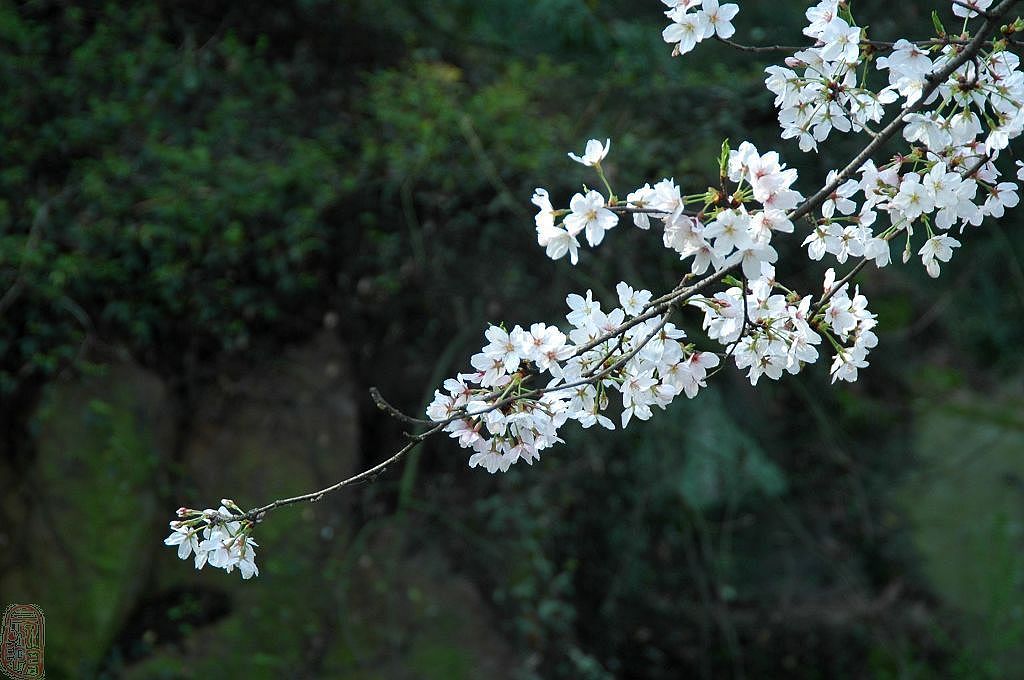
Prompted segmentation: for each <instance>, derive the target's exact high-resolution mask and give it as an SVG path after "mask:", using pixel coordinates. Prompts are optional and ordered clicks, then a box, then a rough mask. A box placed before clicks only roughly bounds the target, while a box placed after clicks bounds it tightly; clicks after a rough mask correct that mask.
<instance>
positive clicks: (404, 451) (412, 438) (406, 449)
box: [213, 425, 443, 524]
mask: <svg viewBox="0 0 1024 680" xmlns="http://www.w3.org/2000/svg"><path fill="white" fill-rule="evenodd" d="M442 427H443V426H442V425H436V426H434V427H432V428H430V429H429V430H427V431H425V432H421V433H420V434H408V435H406V436H407V437H408V438H409V443H408V444H406V445H405V446H403V447H402V448H401V449H399V451H398V452H397V453H395V454H394V455H392V456H391V457H390V458H388V459H387V460H385V461H382V462H380V463H377V464H376V465H374V466H373V467H372V468H369V469H368V470H364V471H363V472H360V473H359V474H357V475H353V476H351V477H349V478H347V479H343V480H341V481H340V482H337V483H335V484H332V485H330V486H328V487H325V488H323V489H320V490H319V491H313V492H312V493H307V494H302V495H301V496H293V497H291V498H283V499H280V500H276V501H274V502H273V503H267V504H266V505H263V506H260V507H258V508H253V509H252V510H249V511H248V512H245V513H242V514H241V515H230V516H228V517H223V516H221V515H219V514H218V515H217V517H216V518H213V521H214V523H215V524H216V523H222V522H243V521H250V522H261V521H263V518H264V517H265V516H266V514H267V513H268V512H270V511H271V510H274V509H276V508H281V507H284V506H286V505H295V504H296V503H316V502H317V501H319V500H320V499H322V498H323V497H324V496H326V495H327V494H329V493H333V492H335V491H338V490H339V489H343V488H345V487H346V486H352V485H353V484H357V483H358V482H362V481H373V479H375V478H376V477H377V475H379V474H382V473H383V472H384V471H385V470H387V468H388V467H390V466H391V465H394V464H395V463H397V462H398V461H400V460H401V459H402V458H404V457H405V456H406V455H408V454H409V453H410V452H411V451H412V450H413V449H415V448H416V447H417V446H419V445H420V444H421V443H422V442H423V440H424V439H426V438H427V437H430V436H431V435H433V434H436V433H437V432H440V430H441V428H442Z"/></svg>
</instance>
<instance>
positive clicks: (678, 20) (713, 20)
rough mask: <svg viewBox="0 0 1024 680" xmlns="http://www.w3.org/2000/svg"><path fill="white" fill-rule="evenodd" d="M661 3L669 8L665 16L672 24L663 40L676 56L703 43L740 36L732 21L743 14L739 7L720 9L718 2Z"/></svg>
mask: <svg viewBox="0 0 1024 680" xmlns="http://www.w3.org/2000/svg"><path fill="white" fill-rule="evenodd" d="M661 1H662V2H663V3H665V4H666V5H667V6H668V7H669V10H668V11H667V12H665V16H667V17H668V18H669V19H671V20H672V23H671V24H669V26H668V27H667V28H666V29H665V30H664V31H662V33H661V37H662V38H664V39H665V42H667V43H669V44H672V45H675V47H674V49H673V50H672V54H673V55H675V56H678V55H680V54H686V53H687V52H689V51H690V50H692V49H693V48H694V47H696V46H697V43H699V42H701V41H702V40H706V39H708V38H711V37H714V36H718V37H719V38H723V39H728V38H731V37H732V36H733V35H734V34H735V33H736V29H735V28H734V27H733V25H732V19H733V17H735V16H736V14H737V13H738V12H739V11H740V8H739V6H738V5H735V4H733V3H728V4H725V5H720V4H718V0H661ZM691 10H693V11H691Z"/></svg>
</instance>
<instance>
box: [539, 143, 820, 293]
mask: <svg viewBox="0 0 1024 680" xmlns="http://www.w3.org/2000/svg"><path fill="white" fill-rule="evenodd" d="M594 144H597V145H600V142H598V141H597V140H590V142H589V143H588V145H587V147H588V149H589V148H591V146H592V145H594ZM606 148H607V147H605V149H606ZM725 150H726V151H727V152H728V153H727V155H726V156H725V157H726V158H727V166H726V167H727V172H728V178H729V180H731V181H732V182H734V183H735V185H734V186H732V187H731V190H730V191H726V190H725V189H724V188H723V189H721V190H719V189H709V190H708V191H707V192H704V193H700V194H695V195H689V196H684V195H683V193H682V190H681V188H680V187H679V186H678V185H677V184H676V183H675V180H673V179H662V180H661V181H659V182H657V183H656V184H655V185H654V186H651V185H650V184H649V183H648V184H645V185H644V186H642V187H640V188H638V189H635V190H633V191H631V192H630V193H629V194H628V195H627V196H626V200H625V201H619V200H618V199H616V198H615V196H614V195H610V196H609V197H608V198H607V199H606V198H605V196H604V195H602V194H601V193H600V192H598V191H597V190H595V189H591V190H589V191H588V192H587V193H586V194H583V193H576V194H575V195H574V196H573V197H572V199H571V200H570V202H569V209H568V210H556V209H555V208H554V207H553V206H552V204H551V199H550V195H549V194H548V192H547V190H546V189H536V190H535V191H534V194H533V199H532V200H533V203H534V205H536V206H537V207H538V208H539V211H538V213H537V215H536V217H535V223H536V227H537V242H538V243H539V244H540V245H541V246H544V247H545V249H546V252H547V255H548V256H549V257H551V258H552V259H556V260H557V259H560V258H561V257H564V256H565V255H566V254H568V255H569V258H570V261H571V262H572V263H573V264H576V263H577V262H578V260H579V255H578V251H579V241H578V239H577V238H576V235H577V234H579V233H581V232H585V233H586V237H587V242H588V243H589V244H590V245H591V246H596V245H598V244H600V243H601V242H602V241H603V239H604V234H605V232H606V231H607V230H608V229H611V228H613V227H615V226H616V225H617V224H618V221H619V217H618V215H617V214H616V212H615V211H623V212H627V213H632V216H633V223H634V224H635V225H636V226H637V227H638V228H640V229H649V228H650V226H651V218H652V217H654V218H655V219H657V220H660V221H661V223H662V225H663V227H664V234H663V238H662V241H663V243H664V245H665V247H666V248H670V249H672V250H674V251H676V252H677V253H679V256H680V258H681V259H684V260H685V259H688V258H693V260H692V262H691V267H690V269H691V272H692V273H694V274H703V273H704V272H706V271H707V270H708V269H709V268H712V269H714V270H716V271H717V270H720V269H722V268H724V267H729V266H731V265H733V264H740V265H741V266H742V267H743V271H744V272H745V273H746V275H747V276H748V277H749V278H755V277H757V276H759V275H760V273H761V264H762V263H765V262H767V263H774V262H775V261H776V259H777V258H778V253H777V252H776V250H775V248H774V247H772V245H771V240H772V235H773V233H775V232H785V233H791V232H792V231H793V230H794V227H793V223H792V221H790V219H789V218H788V217H787V214H786V211H788V210H791V209H793V208H794V207H796V206H797V204H799V202H800V201H801V200H802V199H803V196H801V194H800V193H799V192H798V191H796V190H795V189H793V188H792V185H793V183H794V182H795V181H796V179H797V172H796V170H795V169H792V168H787V167H786V165H785V164H784V163H781V162H780V159H779V155H778V153H776V152H774V151H770V152H768V153H766V154H759V153H758V151H757V148H756V147H755V146H754V145H753V144H750V143H749V142H744V143H742V144H741V145H740V147H739V149H737V150H728V147H726V148H725ZM585 157H586V156H584V158H585ZM595 167H599V165H595ZM691 204H698V205H701V206H702V207H701V209H700V211H699V212H693V211H688V210H687V209H686V206H687V205H691ZM559 219H561V223H559Z"/></svg>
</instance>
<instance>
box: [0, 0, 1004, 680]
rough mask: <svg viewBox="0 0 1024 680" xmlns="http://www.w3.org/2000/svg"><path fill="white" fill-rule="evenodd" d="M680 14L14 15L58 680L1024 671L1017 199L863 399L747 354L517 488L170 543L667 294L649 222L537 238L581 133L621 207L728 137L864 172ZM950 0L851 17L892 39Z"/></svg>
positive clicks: (26, 403)
mask: <svg viewBox="0 0 1024 680" xmlns="http://www.w3.org/2000/svg"><path fill="white" fill-rule="evenodd" d="M805 7H806V3H803V2H798V1H796V0H793V1H791V2H782V3H745V4H744V7H743V10H742V12H741V14H740V15H739V18H738V19H737V20H736V24H737V27H738V29H739V36H740V37H742V39H743V40H745V41H746V42H754V43H767V42H783V43H791V42H793V41H797V40H800V35H799V33H800V28H801V27H802V25H803V24H802V21H803V17H802V15H803V10H804V9H805ZM662 9H663V8H662V6H661V4H660V3H659V2H657V1H655V0H649V1H645V2H627V1H625V0H589V1H584V0H537V1H536V2H506V1H504V0H436V1H433V2H428V3H425V2H421V1H419V0H391V1H388V2H384V1H382V0H349V1H344V2H343V1H339V0H280V1H278V2H272V3H271V2H254V3H235V2H224V1H222V0H203V1H202V2H199V1H196V0H173V1H170V0H138V1H135V2H82V3H76V2H61V1H57V0H33V1H29V2H16V3H12V2H9V1H3V2H0V83H2V87H0V453H2V455H0V487H2V496H0V601H2V602H3V603H8V602H19V601H30V602H35V603H38V604H39V605H41V606H42V607H43V609H44V610H45V612H46V615H47V624H48V625H47V666H48V669H47V670H48V673H49V677H51V678H86V677H105V678H114V677H125V678H209V677H228V678H233V677H250V678H282V677H289V678H327V677H330V678H352V679H367V680H369V679H378V678H379V679H384V680H389V679H405V678H410V679H412V678H416V679H419V678H424V679H438V680H441V679H445V680H447V679H452V680H458V679H462V678H496V679H501V678H510V679H511V678H516V679H527V678H551V679H555V680H557V679H562V678H582V679H587V680H604V679H609V678H654V679H657V678H679V677H692V678H730V677H731V678H741V677H747V678H769V677H787V678H826V677H827V678H932V677H946V678H1014V677H1024V618H1022V606H1021V595H1022V585H1024V583H1022V580H1024V553H1022V547H1024V536H1022V527H1024V524H1022V522H1024V457H1022V453H1024V397H1022V395H1024V359H1022V353H1021V350H1020V343H1021V340H1020V338H1021V337H1022V334H1024V314H1022V309H1024V268H1022V263H1021V253H1024V235H1022V233H1021V226H1022V225H1021V217H1020V214H1021V213H1020V212H1019V211H1018V212H1017V213H1014V214H1011V215H1009V216H1008V217H1007V218H1006V219H1003V220H1001V221H1000V222H998V223H995V222H991V221H989V222H987V223H986V224H985V225H984V227H982V228H978V229H973V230H971V231H970V232H969V233H967V234H964V236H963V239H962V240H963V241H964V247H963V249H962V251H958V253H957V257H956V258H955V260H954V262H953V263H952V264H951V265H949V266H945V267H943V275H942V278H941V279H939V280H938V281H932V280H930V279H928V278H927V277H926V276H925V275H924V272H923V270H922V268H921V267H920V265H919V264H918V263H914V264H912V265H910V266H908V267H896V266H894V267H890V268H887V269H885V270H881V271H876V270H873V269H870V268H869V270H868V271H866V272H865V273H864V274H863V275H862V277H861V279H860V280H861V281H862V282H863V286H864V289H865V291H866V293H867V294H868V296H869V298H870V300H871V308H872V310H873V311H875V312H877V313H878V315H879V318H880V330H879V335H880V337H881V347H880V348H879V349H878V350H877V351H876V352H875V353H874V355H873V356H872V365H871V367H870V369H868V370H866V371H864V372H863V376H862V378H861V380H860V381H859V382H857V383H856V384H854V385H845V384H844V385H840V386H838V387H832V386H830V385H829V384H828V376H827V368H826V367H825V366H819V367H814V368H812V369H810V370H807V371H805V372H804V374H802V375H800V376H798V377H796V378H793V377H788V376H787V377H786V378H785V379H784V380H782V381H781V382H779V383H771V382H769V381H762V384H761V385H759V386H758V388H757V389H752V388H751V387H750V386H749V385H748V384H746V381H745V379H744V378H743V377H742V376H741V375H738V374H737V373H736V372H735V371H727V372H724V373H722V374H721V375H719V376H718V377H717V378H716V379H715V380H714V385H713V387H711V388H710V389H708V390H706V391H705V392H703V393H702V394H701V395H700V397H699V398H698V399H696V400H693V401H687V400H682V401H678V402H677V403H676V404H674V405H673V406H672V407H671V409H670V410H669V411H668V412H667V413H664V414H659V415H658V417H656V418H655V419H653V420H652V421H650V422H648V423H637V424H636V425H635V426H633V427H631V428H630V430H629V431H628V432H618V433H615V434H613V435H606V434H604V433H593V432H583V431H574V432H571V433H570V434H569V435H568V443H567V445H565V446H563V447H560V448H558V449H555V450H552V451H550V452H549V453H548V454H547V455H546V456H545V457H544V460H542V461H541V462H540V463H539V464H537V465H534V466H533V467H532V468H528V467H526V466H518V467H517V469H514V470H512V471H511V472H509V473H508V474H506V475H500V476H497V477H492V476H489V475H487V474H486V473H485V472H483V471H481V470H470V469H468V468H467V465H466V460H467V456H466V454H465V452H464V451H463V450H461V449H458V448H457V447H456V446H455V445H454V444H453V443H451V442H449V441H447V440H443V439H434V440H430V441H428V442H427V443H426V444H425V445H424V446H423V447H422V449H421V450H420V451H419V452H418V453H417V454H415V455H414V456H412V457H411V458H410V459H409V460H408V462H407V463H405V464H403V465H401V466H398V467H396V468H395V469H391V470H388V471H387V473H386V474H384V475H382V476H381V477H380V478H379V479H378V480H377V481H376V482H375V483H373V484H367V485H363V486H360V487H357V488H354V489H351V490H349V491H347V492H345V493H342V494H339V495H336V496H333V497H330V498H327V499H325V500H323V501H322V502H321V503H318V504H316V505H311V506H304V507H293V508H290V509H285V510H280V511H278V512H276V513H274V514H273V515H272V516H271V517H270V518H269V519H268V521H266V522H265V523H264V524H262V525H261V526H260V527H259V532H258V535H257V539H258V540H259V541H260V543H261V545H262V548H261V550H260V552H259V564H260V569H261V575H260V576H259V578H257V579H255V580H253V581H250V582H242V580H241V579H240V578H239V576H238V574H237V573H234V574H230V575H228V574H225V573H223V572H222V571H218V570H214V569H206V570H204V571H202V572H196V571H195V570H193V569H192V568H191V566H190V564H188V563H182V562H180V561H178V560H177V559H176V558H175V555H174V551H173V550H172V549H169V548H166V547H165V546H163V545H162V539H163V537H164V536H165V535H166V532H167V528H166V523H167V521H168V520H170V519H171V518H172V513H173V511H174V509H175V508H176V507H178V506H179V505H181V504H187V505H191V506H194V507H207V506H209V505H213V504H216V503H217V501H218V499H220V498H221V497H223V496H228V497H231V498H234V499H235V500H236V501H237V502H238V503H239V504H241V505H242V506H243V507H251V506H254V505H257V504H261V503H265V502H268V501H269V500H271V499H273V498H278V497H283V496H287V495H292V494H296V493H301V492H305V491H308V490H311V489H313V488H318V487H320V486H323V485H325V484H327V483H330V482H331V481H334V480H336V479H339V478H341V477H343V476H346V475H348V474H349V473H351V472H353V471H355V470H358V469H362V468H365V467H367V466H369V465H372V464H374V463H375V462H377V461H379V460H382V459H383V458H384V457H385V456H387V455H388V454H389V453H390V452H392V451H394V450H395V449H396V447H398V446H400V445H401V443H402V441H403V435H402V430H403V426H402V425H401V424H400V423H398V422H396V421H394V420H391V419H389V418H388V417H387V416H385V415H384V414H382V413H380V412H379V411H377V410H375V409H374V408H373V406H372V402H371V401H370V399H369V398H368V395H367V390H368V388H369V387H370V386H371V385H377V386H379V387H380V388H381V390H382V391H383V392H384V394H385V395H387V396H388V397H389V399H390V400H391V401H393V402H394V403H396V404H398V405H399V406H400V407H402V408H404V409H405V410H407V411H410V412H418V411H421V410H422V408H423V407H424V406H425V404H426V403H427V401H428V400H429V397H430V395H431V393H432V390H433V389H434V387H435V386H437V385H438V384H439V383H440V381H441V379H442V378H443V377H444V376H447V375H452V374H454V373H455V372H457V371H459V370H464V368H465V367H466V366H467V365H468V358H469V356H470V354H472V352H473V351H474V350H475V348H478V347H479V346H480V343H481V338H482V330H483V329H484V328H485V325H486V323H487V322H497V321H499V320H505V321H507V322H509V323H522V324H525V323H528V322H530V321H534V320H547V321H549V322H557V321H558V320H560V319H561V318H562V315H563V314H564V297H565V295H566V294H567V293H568V292H574V291H577V292H578V291H583V290H586V289H587V288H592V289H593V290H594V292H595V294H596V296H598V297H600V298H601V299H602V300H608V301H613V300H614V290H613V289H614V284H615V282H617V281H618V280H620V279H623V278H624V279H626V280H628V281H630V282H631V283H633V284H634V285H642V286H644V287H647V288H650V289H652V290H655V291H658V290H665V289H667V288H670V287H671V286H673V285H674V284H675V282H676V281H677V280H678V278H679V276H680V266H679V263H678V261H677V260H676V259H675V256H674V255H673V254H672V253H670V252H668V251H666V250H665V249H663V248H662V247H661V245H660V238H658V236H657V234H656V233H651V232H640V231H638V230H635V229H631V228H626V227H624V226H622V227H620V228H619V229H616V230H615V231H613V232H612V233H610V234H609V238H608V240H607V242H606V244H605V245H603V246H602V247H601V248H600V249H598V250H596V251H588V252H587V253H586V254H585V255H583V258H582V261H581V263H580V265H579V266H577V267H575V268H571V267H569V266H568V264H567V263H566V262H564V261H562V262H557V263H555V262H552V261H550V260H548V259H546V258H545V257H544V256H543V252H542V251H541V250H540V249H539V248H538V247H537V245H536V242H535V234H534V229H533V207H532V206H531V205H530V204H529V197H530V195H531V193H532V191H533V188H534V187H536V186H545V187H547V188H549V189H550V190H551V192H552V194H553V196H554V197H555V198H556V199H557V200H558V201H560V202H564V201H565V200H566V199H567V198H568V197H569V196H570V195H571V192H572V191H573V190H574V189H575V188H577V187H578V186H579V185H580V183H581V182H590V183H593V182H594V178H593V177H591V176H590V175H589V174H587V170H586V169H585V168H582V167H581V166H579V165H577V164H574V163H572V162H571V161H569V160H568V159H567V158H566V156H565V153H566V151H569V150H574V151H577V152H579V151H580V150H581V149H582V147H583V144H584V143H585V141H586V140H587V139H588V138H590V137H599V138H601V139H603V138H605V137H611V138H612V140H613V141H612V153H611V155H610V157H609V159H608V161H607V162H606V165H607V168H608V171H609V175H610V178H611V180H612V182H613V184H614V185H615V186H616V189H617V191H618V192H619V193H620V195H624V194H625V193H626V192H627V191H628V190H630V189H631V188H633V187H635V186H637V185H638V184H642V183H643V182H644V181H653V180H657V179H659V178H661V177H675V178H676V180H677V181H678V182H680V183H681V184H682V185H683V186H684V187H687V188H688V190H689V191H694V190H701V189H702V188H703V187H705V186H707V184H708V183H710V182H713V181H714V176H715V173H716V158H717V152H718V149H719V147H720V144H721V142H722V139H723V138H725V137H729V138H731V139H732V140H734V143H735V142H738V141H740V140H743V139H749V140H751V141H753V142H755V143H756V144H758V145H759V146H761V147H762V148H764V147H775V148H778V149H779V150H780V151H781V152H782V154H783V157H784V160H785V161H787V162H788V163H789V164H790V165H792V166H795V167H798V168H799V169H800V170H801V174H802V177H803V178H804V179H803V180H802V181H803V183H802V184H801V185H800V188H801V189H802V190H803V191H804V192H805V193H810V192H811V191H813V190H814V189H815V188H816V187H817V182H819V181H820V178H821V177H823V176H824V172H825V171H826V169H827V168H830V167H834V166H836V165H838V164H841V163H843V162H844V159H847V158H849V157H850V156H851V154H852V152H853V151H854V150H855V149H854V147H852V146H851V145H850V144H849V142H848V141H844V140H842V139H839V138H836V137H835V135H834V136H833V139H830V140H829V142H828V143H827V144H826V145H824V146H823V148H822V149H821V150H820V152H819V153H818V154H810V155H804V154H801V153H799V151H798V149H797V148H796V146H795V145H793V144H790V143H780V142H779V141H778V139H777V137H778V128H777V123H776V121H775V112H774V110H773V108H772V105H771V95H770V94H769V93H767V92H766V91H765V89H764V87H763V84H762V79H763V68H764V66H765V62H761V61H759V60H758V59H757V58H751V56H750V55H742V54H737V53H734V52H731V51H728V50H727V49H723V48H722V47H720V46H718V45H715V44H706V45H703V46H701V47H700V48H699V49H698V50H697V51H696V52H695V53H692V54H690V55H687V56H686V57H685V58H682V59H676V60H673V59H671V58H670V57H669V54H668V53H669V47H668V46H667V45H665V44H664V43H663V42H662V41H661V39H660V31H661V29H662V27H663V26H664V25H665V23H666V21H665V19H664V18H663V17H662V15H661V11H662ZM931 9H932V3H925V2H902V3H891V2H889V3H884V2H879V1H876V0H863V1H861V0H858V2H857V3H856V8H855V11H856V13H857V16H858V19H859V20H860V21H861V22H862V23H864V24H868V25H870V26H871V29H872V32H873V37H875V38H879V39H886V38H889V39H891V38H894V37H897V36H903V35H909V36H918V34H920V37H924V36H926V35H927V34H928V32H929V31H930V30H931V28H930V26H931V21H930V19H929V13H930V11H931ZM940 10H941V11H945V7H944V6H943V7H942V8H940ZM799 240H800V239H799V238H794V239H790V240H789V241H788V242H787V243H786V244H785V245H784V246H783V248H782V254H781V258H780V262H781V263H785V264H783V265H781V266H782V268H784V269H785V271H784V275H785V278H786V279H787V281H791V280H792V281H795V282H797V284H798V285H801V286H803V287H804V288H805V289H816V288H817V286H818V285H820V281H821V275H822V271H823V268H824V267H822V266H819V264H818V263H810V262H808V261H807V259H806V257H804V256H802V255H801V253H800V252H799V248H798V242H799ZM915 260H916V258H915ZM693 321H694V320H693V319H690V321H689V325H690V326H691V327H692V326H693V325H694V324H693ZM691 330H692V329H691Z"/></svg>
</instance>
